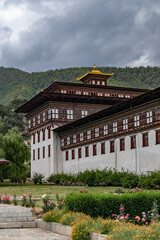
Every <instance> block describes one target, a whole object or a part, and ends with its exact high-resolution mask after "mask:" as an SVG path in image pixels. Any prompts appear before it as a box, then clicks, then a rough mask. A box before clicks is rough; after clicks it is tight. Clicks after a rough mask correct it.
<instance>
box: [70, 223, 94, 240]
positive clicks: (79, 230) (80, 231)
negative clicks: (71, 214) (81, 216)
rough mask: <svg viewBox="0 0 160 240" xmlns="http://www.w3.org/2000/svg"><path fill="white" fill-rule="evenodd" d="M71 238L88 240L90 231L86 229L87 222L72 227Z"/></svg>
mask: <svg viewBox="0 0 160 240" xmlns="http://www.w3.org/2000/svg"><path fill="white" fill-rule="evenodd" d="M71 238H72V239H73V240H82V239H83V240H89V239H90V231H89V229H88V228H87V222H86V221H83V220H82V221H81V222H79V223H77V224H76V225H74V226H73V227H72V234H71Z"/></svg>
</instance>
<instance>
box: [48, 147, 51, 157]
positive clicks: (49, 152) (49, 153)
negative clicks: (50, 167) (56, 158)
mask: <svg viewBox="0 0 160 240" xmlns="http://www.w3.org/2000/svg"><path fill="white" fill-rule="evenodd" d="M50 156H51V145H48V157H50Z"/></svg>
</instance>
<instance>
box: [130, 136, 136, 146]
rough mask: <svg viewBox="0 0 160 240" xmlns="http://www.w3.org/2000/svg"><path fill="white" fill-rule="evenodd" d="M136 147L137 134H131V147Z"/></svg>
mask: <svg viewBox="0 0 160 240" xmlns="http://www.w3.org/2000/svg"><path fill="white" fill-rule="evenodd" d="M135 148H136V135H133V136H131V149H135Z"/></svg>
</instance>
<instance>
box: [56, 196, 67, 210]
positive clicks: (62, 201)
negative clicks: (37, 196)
mask: <svg viewBox="0 0 160 240" xmlns="http://www.w3.org/2000/svg"><path fill="white" fill-rule="evenodd" d="M56 200H57V207H58V209H60V210H61V209H63V208H64V206H65V199H64V197H59V195H58V193H56Z"/></svg>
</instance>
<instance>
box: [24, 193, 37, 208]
mask: <svg viewBox="0 0 160 240" xmlns="http://www.w3.org/2000/svg"><path fill="white" fill-rule="evenodd" d="M21 198H22V201H21V205H22V206H23V207H32V208H34V207H35V201H34V198H33V197H32V193H28V195H26V194H23V195H22V197H21Z"/></svg>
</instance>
